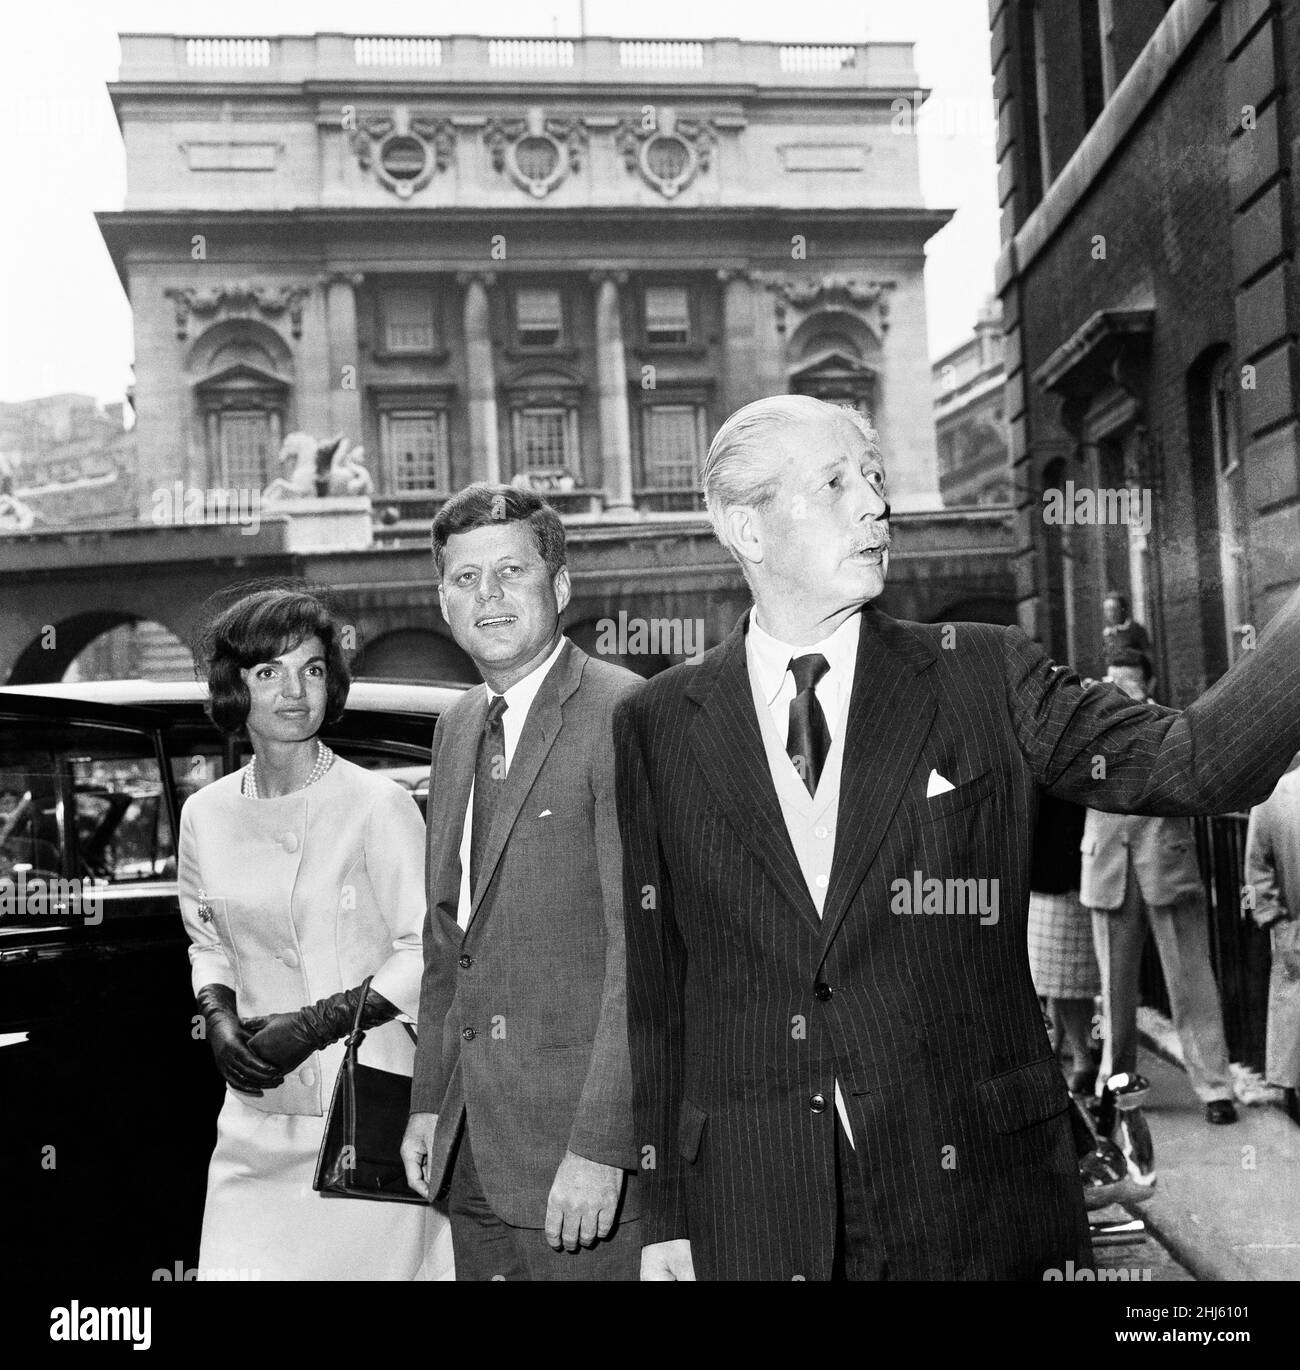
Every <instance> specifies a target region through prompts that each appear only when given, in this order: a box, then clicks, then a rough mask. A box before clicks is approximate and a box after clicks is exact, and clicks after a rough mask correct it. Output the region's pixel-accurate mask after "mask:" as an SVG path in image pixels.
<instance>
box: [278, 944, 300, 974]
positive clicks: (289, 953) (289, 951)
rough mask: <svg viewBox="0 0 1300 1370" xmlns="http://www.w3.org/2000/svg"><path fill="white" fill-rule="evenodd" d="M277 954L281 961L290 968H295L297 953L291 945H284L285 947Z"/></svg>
mask: <svg viewBox="0 0 1300 1370" xmlns="http://www.w3.org/2000/svg"><path fill="white" fill-rule="evenodd" d="M278 955H279V957H280V960H281V961H283V962H284V964H285V965H286V966H288V967H289V968H290V969H291V970H296V969H297V966H298V953H297V952H296V951H294V949H293V948H292V947H285V949H284V950H283V951H282V952H279V953H278Z"/></svg>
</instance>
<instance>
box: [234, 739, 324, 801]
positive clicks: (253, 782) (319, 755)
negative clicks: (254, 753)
mask: <svg viewBox="0 0 1300 1370" xmlns="http://www.w3.org/2000/svg"><path fill="white" fill-rule="evenodd" d="M333 761H334V753H333V752H332V751H330V749H329V748H328V747H327V746H326V745H325V744H324V743H323V742H322V741H321V740H320V738H319V737H318V738H317V739H316V764H315V765H314V766H313V767H312V768H311V774H310V775H309V776H308V777H307V780H306V783H305V784H302V785H299V786H298V789H300V790H305V789H306V788H307V786H308V785H314V784H315V783H316V782H317V781H318V780H319V779H320V778H321V776H323V775H324V774H325V772H326V771H327V770H329V768H330V766H331V765H332V763H333ZM296 792H297V791H294V790H290V791H289V793H290V794H295V793H296ZM244 796H245V798H247V799H261V797H262V796H261V795H260V794H258V792H257V757H254V758H253V759H252V760H251V761H250V762H249V763H248V765H247V766H246V767H245V768H244ZM267 797H268V798H270V799H278V798H279V797H280V796H279V795H268V796H267Z"/></svg>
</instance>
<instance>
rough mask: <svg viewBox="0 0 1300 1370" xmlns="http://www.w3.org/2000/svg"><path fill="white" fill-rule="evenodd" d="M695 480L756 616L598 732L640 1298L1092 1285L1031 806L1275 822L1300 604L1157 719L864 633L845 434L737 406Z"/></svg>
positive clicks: (1298, 703)
mask: <svg viewBox="0 0 1300 1370" xmlns="http://www.w3.org/2000/svg"><path fill="white" fill-rule="evenodd" d="M703 484H704V492H705V498H706V501H707V505H708V509H709V513H710V515H711V517H712V520H713V523H714V527H715V530H716V532H717V534H718V537H719V539H720V540H721V541H722V543H723V545H724V546H726V547H727V548H728V549H729V550H730V552H731V553H732V554H733V556H735V557H736V559H737V560H738V561H739V563H740V565H741V568H742V570H743V572H744V574H745V577H746V580H747V581H748V583H749V587H750V590H751V592H752V594H753V599H754V607H753V608H752V609H751V610H749V611H748V612H747V613H746V614H745V615H744V617H743V618H742V619H741V621H740V622H739V623H738V625H737V626H736V628H735V630H734V631H733V632H732V634H731V635H730V637H728V638H727V639H726V641H725V642H723V643H722V644H721V645H720V646H718V647H715V648H713V649H712V650H711V651H709V652H708V653H706V654H705V656H704V658H703V660H702V661H701V662H700V663H699V664H698V665H688V666H680V667H674V668H673V669H671V670H669V671H666V672H664V673H663V674H662V675H659V676H657V677H656V678H655V679H654V680H652V681H650V682H648V683H647V684H646V686H645V688H644V689H643V690H642V691H641V692H640V693H639V694H638V695H637V696H636V697H634V698H633V699H631V700H630V701H629V702H628V703H627V704H625V705H624V706H622V707H621V708H620V709H619V711H618V713H617V714H616V717H615V736H616V744H617V747H618V760H619V789H618V795H619V813H620V821H621V823H622V829H623V856H624V869H625V880H626V886H627V909H628V918H627V935H628V975H629V1034H630V1041H631V1049H632V1063H633V1079H634V1099H635V1107H636V1118H637V1142H638V1145H639V1147H640V1148H641V1151H642V1157H643V1161H642V1166H643V1168H642V1177H643V1179H642V1183H643V1185H644V1191H643V1196H642V1204H643V1217H642V1221H641V1226H642V1228H643V1240H644V1241H645V1243H646V1245H645V1249H644V1250H643V1252H642V1278H643V1279H691V1278H714V1279H719V1278H721V1279H781V1280H789V1279H818V1280H820V1279H832V1278H846V1279H881V1278H893V1279H899V1278H901V1279H954V1278H966V1279H1029V1280H1042V1279H1044V1278H1052V1273H1053V1272H1056V1275H1057V1277H1058V1278H1059V1277H1061V1276H1062V1272H1063V1271H1064V1269H1065V1265H1066V1262H1067V1261H1071V1260H1072V1261H1073V1262H1074V1263H1075V1265H1076V1267H1077V1266H1086V1265H1090V1264H1091V1253H1090V1247H1089V1240H1088V1227H1087V1220H1086V1216H1085V1211H1084V1205H1083V1195H1082V1189H1081V1185H1080V1180H1079V1173H1078V1168H1077V1164H1076V1150H1075V1146H1074V1143H1073V1139H1072V1133H1071V1129H1070V1126H1069V1122H1068V1115H1067V1111H1066V1110H1067V1108H1068V1105H1069V1099H1068V1095H1067V1093H1066V1089H1065V1084H1064V1082H1063V1080H1062V1077H1061V1073H1060V1070H1059V1069H1058V1067H1057V1065H1056V1063H1055V1061H1054V1060H1053V1059H1052V1055H1051V1052H1050V1048H1049V1045H1048V1041H1047V1037H1046V1033H1045V1031H1044V1026H1043V1019H1042V1014H1041V1012H1040V1010H1039V1006H1038V1001H1037V997H1036V996H1035V994H1034V988H1033V984H1032V982H1031V980H1030V976H1029V966H1028V957H1027V951H1026V911H1027V905H1028V898H1029V870H1030V856H1031V846H1032V843H1031V838H1032V832H1033V824H1034V813H1035V804H1036V799H1035V787H1036V786H1039V785H1041V786H1043V787H1044V788H1046V789H1047V790H1049V791H1051V792H1052V793H1053V794H1056V795H1059V796H1060V797H1062V798H1065V799H1070V800H1074V801H1075V802H1078V803H1081V804H1085V805H1087V806H1089V807H1092V808H1097V809H1106V810H1111V811H1118V812H1144V813H1195V812H1217V811H1221V810H1224V809H1229V808H1234V807H1239V806H1242V805H1245V804H1248V803H1250V802H1252V801H1253V800H1254V799H1257V798H1261V797H1262V796H1264V795H1266V794H1267V793H1268V792H1269V790H1270V789H1271V788H1272V785H1273V782H1274V781H1275V779H1276V778H1277V776H1278V775H1280V774H1281V772H1282V770H1283V768H1284V767H1285V765H1286V763H1287V760H1288V759H1289V758H1290V756H1291V755H1292V754H1293V753H1294V752H1295V750H1296V748H1297V745H1300V593H1297V595H1295V596H1293V597H1292V598H1291V600H1290V601H1288V603H1287V605H1286V606H1285V608H1284V609H1283V611H1282V612H1281V613H1280V614H1279V616H1278V619H1277V621H1276V622H1275V623H1274V624H1273V625H1272V627H1271V629H1270V631H1269V632H1268V633H1265V634H1264V636H1263V637H1262V639H1261V640H1260V644H1259V646H1258V648H1257V650H1255V651H1254V652H1251V653H1249V654H1248V656H1247V658H1246V659H1245V660H1244V661H1243V663H1242V664H1240V665H1239V666H1238V667H1236V668H1235V669H1234V670H1233V671H1232V672H1230V673H1229V675H1228V676H1227V677H1226V678H1225V679H1224V680H1223V681H1221V682H1220V683H1219V684H1218V685H1217V686H1216V687H1215V688H1214V689H1213V690H1211V691H1210V692H1209V693H1208V694H1207V695H1206V696H1205V697H1204V698H1203V699H1200V700H1198V701H1197V702H1196V703H1195V704H1194V705H1193V706H1192V707H1191V708H1189V709H1188V710H1186V712H1184V713H1181V714H1180V713H1178V712H1177V711H1175V710H1173V709H1167V708H1162V707H1160V706H1158V705H1155V704H1150V703H1143V702H1137V701H1134V700H1131V699H1129V698H1128V697H1127V696H1125V695H1124V694H1122V693H1121V692H1120V691H1119V690H1118V689H1115V688H1113V687H1110V686H1098V687H1094V688H1091V689H1088V688H1085V687H1084V685H1083V684H1082V682H1081V681H1080V680H1079V679H1078V678H1077V677H1076V676H1075V675H1074V674H1073V673H1072V672H1071V671H1069V670H1067V669H1065V668H1064V667H1060V666H1055V665H1053V663H1052V662H1051V661H1049V660H1048V659H1047V657H1046V656H1045V655H1044V654H1043V652H1042V651H1041V649H1040V648H1039V647H1037V646H1036V645H1035V644H1034V643H1033V642H1032V641H1031V640H1030V639H1029V638H1028V637H1027V636H1026V635H1025V634H1024V633H1023V632H1022V631H1021V630H1020V629H1018V628H1001V627H994V626H989V625H983V624H975V623H961V624H928V625H927V624H919V623H905V622H900V621H897V620H895V619H893V618H891V617H890V616H889V615H888V614H886V613H884V612H882V611H881V610H879V609H877V608H875V607H874V606H873V605H872V603H871V601H872V600H874V599H875V598H876V597H877V596H878V595H879V594H880V593H881V591H882V590H883V588H884V584H885V577H886V574H887V571H888V565H889V543H890V529H889V504H888V501H887V498H886V492H885V473H884V467H883V463H882V459H881V454H880V451H879V448H878V445H877V440H876V434H875V433H874V432H873V430H872V429H871V428H870V427H869V426H868V425H867V423H866V422H865V421H864V420H863V419H862V418H861V416H859V415H857V414H855V413H853V412H852V411H849V410H845V409H841V408H838V407H835V406H832V405H828V404H825V403H823V402H822V401H820V400H816V399H812V398H810V397H807V396H779V397H774V398H771V399H766V400H759V401H756V402H755V403H754V404H751V405H747V406H746V407H745V408H744V409H741V410H739V411H738V412H737V413H735V414H733V415H732V416H731V418H730V419H728V420H727V422H726V423H725V424H724V425H723V426H722V428H721V429H720V430H719V432H718V434H717V436H716V437H715V438H714V441H713V443H712V445H711V447H710V449H709V453H708V457H707V459H706V462H705V468H704V479H703ZM922 891H923V892H924V894H923V895H922V893H921V892H922Z"/></svg>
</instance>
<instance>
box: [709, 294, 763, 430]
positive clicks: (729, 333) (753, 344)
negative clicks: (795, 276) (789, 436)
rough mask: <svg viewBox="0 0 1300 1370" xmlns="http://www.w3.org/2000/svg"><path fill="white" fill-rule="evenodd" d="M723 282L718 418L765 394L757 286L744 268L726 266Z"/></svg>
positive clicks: (722, 417) (724, 416)
mask: <svg viewBox="0 0 1300 1370" xmlns="http://www.w3.org/2000/svg"><path fill="white" fill-rule="evenodd" d="M718 280H720V281H721V282H722V404H721V406H720V413H719V415H718V417H719V420H721V419H724V418H726V416H727V415H728V414H731V413H733V412H734V411H735V410H737V409H739V408H740V407H741V405H744V404H748V403H749V402H750V401H751V400H756V399H760V398H761V397H762V396H763V394H764V393H765V392H764V391H763V390H761V389H760V388H759V386H760V383H761V381H760V368H759V364H758V336H757V329H756V321H755V315H754V287H753V285H752V284H751V283H750V278H749V272H748V271H747V270H746V269H745V268H744V267H724V268H723V269H722V270H721V271H719V272H718Z"/></svg>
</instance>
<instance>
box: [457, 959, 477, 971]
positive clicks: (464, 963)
mask: <svg viewBox="0 0 1300 1370" xmlns="http://www.w3.org/2000/svg"><path fill="white" fill-rule="evenodd" d="M473 964H474V958H473V957H472V956H462V957H461V958H460V968H461V970H468V969H469V968H470V967H471V966H472V965H473Z"/></svg>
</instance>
